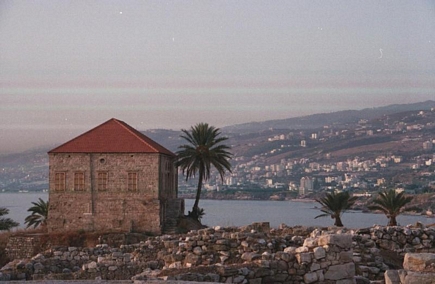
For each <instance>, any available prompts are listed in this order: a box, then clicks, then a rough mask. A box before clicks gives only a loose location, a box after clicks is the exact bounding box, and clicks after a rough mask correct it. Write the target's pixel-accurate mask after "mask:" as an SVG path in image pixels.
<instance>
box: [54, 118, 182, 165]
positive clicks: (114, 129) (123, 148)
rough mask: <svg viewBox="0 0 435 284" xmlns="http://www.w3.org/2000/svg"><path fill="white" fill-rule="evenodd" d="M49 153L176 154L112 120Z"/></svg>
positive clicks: (122, 123)
mask: <svg viewBox="0 0 435 284" xmlns="http://www.w3.org/2000/svg"><path fill="white" fill-rule="evenodd" d="M48 153H161V154H166V155H170V156H175V154H174V153H172V152H171V151H169V150H168V149H166V148H165V147H163V146H161V145H159V144H158V143H157V142H155V141H153V140H151V139H150V138H148V137H147V136H145V135H144V134H142V133H140V132H139V131H137V130H136V129H134V128H133V127H131V126H130V125H128V124H127V123H125V122H123V121H120V120H117V119H114V118H112V119H110V120H108V121H106V122H104V123H103V124H101V125H99V126H97V127H95V128H93V129H91V130H89V131H87V132H85V133H83V134H82V135H80V136H77V137H76V138H74V139H72V140H70V141H68V142H66V143H64V144H62V145H60V146H59V147H56V148H54V149H53V150H51V151H49V152H48Z"/></svg>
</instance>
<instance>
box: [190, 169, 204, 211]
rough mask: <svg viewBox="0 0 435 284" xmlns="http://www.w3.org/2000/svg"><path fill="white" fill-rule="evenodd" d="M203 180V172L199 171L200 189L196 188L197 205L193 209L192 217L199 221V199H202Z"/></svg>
mask: <svg viewBox="0 0 435 284" xmlns="http://www.w3.org/2000/svg"><path fill="white" fill-rule="evenodd" d="M202 179H203V170H202V169H201V168H200V169H199V178H198V187H197V188H196V196H195V203H194V204H193V207H192V217H194V218H195V219H198V213H199V199H200V198H201V188H202Z"/></svg>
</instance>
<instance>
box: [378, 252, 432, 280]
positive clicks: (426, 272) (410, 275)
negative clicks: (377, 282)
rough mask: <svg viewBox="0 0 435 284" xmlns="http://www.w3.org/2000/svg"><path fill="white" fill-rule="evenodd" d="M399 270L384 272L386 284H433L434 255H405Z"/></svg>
mask: <svg viewBox="0 0 435 284" xmlns="http://www.w3.org/2000/svg"><path fill="white" fill-rule="evenodd" d="M403 268H404V269H401V270H388V271H386V272H385V283H386V284H434V283H435V254H433V253H407V254H405V258H404V261H403Z"/></svg>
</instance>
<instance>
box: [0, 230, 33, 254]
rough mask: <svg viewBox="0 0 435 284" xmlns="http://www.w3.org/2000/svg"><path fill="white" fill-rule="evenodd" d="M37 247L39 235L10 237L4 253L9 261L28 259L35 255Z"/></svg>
mask: <svg viewBox="0 0 435 284" xmlns="http://www.w3.org/2000/svg"><path fill="white" fill-rule="evenodd" d="M39 246H40V236H39V235H34V234H33V235H25V236H11V237H9V240H8V243H7V245H6V250H5V251H6V254H7V256H8V257H9V259H21V258H30V257H32V256H34V255H36V253H37V252H38V249H39Z"/></svg>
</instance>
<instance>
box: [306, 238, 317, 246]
mask: <svg viewBox="0 0 435 284" xmlns="http://www.w3.org/2000/svg"><path fill="white" fill-rule="evenodd" d="M303 246H304V247H307V248H314V247H316V246H317V239H315V238H306V239H305V241H304V244H303Z"/></svg>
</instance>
